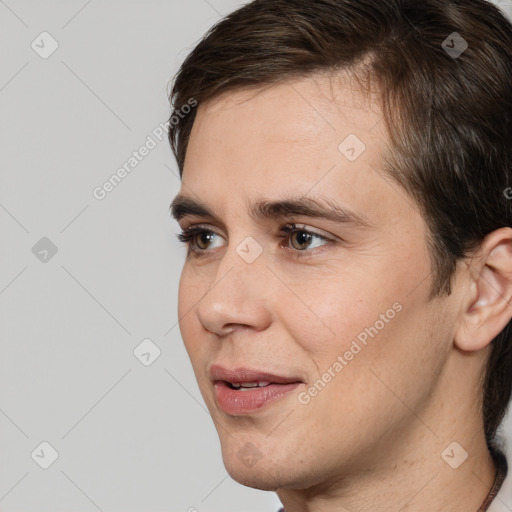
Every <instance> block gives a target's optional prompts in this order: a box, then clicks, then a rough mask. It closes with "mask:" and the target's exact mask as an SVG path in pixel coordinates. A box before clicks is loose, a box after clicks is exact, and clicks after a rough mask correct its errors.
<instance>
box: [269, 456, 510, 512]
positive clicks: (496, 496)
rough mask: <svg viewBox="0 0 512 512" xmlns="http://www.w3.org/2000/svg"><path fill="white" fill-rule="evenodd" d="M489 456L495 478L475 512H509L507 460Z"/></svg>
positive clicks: (282, 510) (503, 457)
mask: <svg viewBox="0 0 512 512" xmlns="http://www.w3.org/2000/svg"><path fill="white" fill-rule="evenodd" d="M491 455H492V457H493V459H494V463H495V464H496V470H497V473H496V478H495V480H494V484H493V486H492V488H491V490H490V492H489V494H488V495H487V497H486V498H485V500H484V502H483V503H482V505H481V506H480V508H479V509H478V510H477V511H476V512H510V511H511V510H512V475H508V463H507V458H506V457H505V455H504V454H503V453H502V452H501V451H500V450H498V449H496V450H491ZM277 512H286V510H285V509H284V508H280V509H279V510H278V511H277ZM468 512H471V511H468Z"/></svg>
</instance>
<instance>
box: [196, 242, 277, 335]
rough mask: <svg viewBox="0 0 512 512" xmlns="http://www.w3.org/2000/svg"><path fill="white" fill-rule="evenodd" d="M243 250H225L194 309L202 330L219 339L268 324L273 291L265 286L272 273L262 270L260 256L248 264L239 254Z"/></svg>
mask: <svg viewBox="0 0 512 512" xmlns="http://www.w3.org/2000/svg"><path fill="white" fill-rule="evenodd" d="M246 248H247V246H246V245H242V247H241V246H240V245H239V246H238V247H229V248H227V249H226V253H225V254H224V256H223V258H222V260H221V262H220V263H219V265H218V266H217V269H216V272H215V276H214V279H213V280H212V282H211V284H210V287H209V289H208V290H207V291H206V293H205V295H204V296H203V298H202V299H201V300H200V302H199V304H198V306H197V316H198V318H199V321H200V322H201V324H202V325H203V327H204V328H205V329H206V330H208V331H210V332H212V333H215V334H217V335H218V336H219V337H222V336H226V335H228V334H231V333H233V332H235V331H236V330H245V329H252V330H254V331H262V330H264V329H266V328H267V327H268V326H269V325H270V323H271V321H272V313H271V311H272V310H274V308H272V307H271V304H270V302H271V297H272V295H273V290H272V286H269V279H271V277H272V273H271V272H270V271H269V270H268V268H267V267H266V262H265V257H264V254H260V255H259V256H258V257H257V258H256V259H255V260H254V261H251V258H247V256H246V253H244V252H243V251H244V249H246ZM253 249H254V247H251V250H253Z"/></svg>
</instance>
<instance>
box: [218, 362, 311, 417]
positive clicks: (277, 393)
mask: <svg viewBox="0 0 512 512" xmlns="http://www.w3.org/2000/svg"><path fill="white" fill-rule="evenodd" d="M210 377H211V379H212V381H213V386H214V390H215V398H216V400H217V404H218V406H219V407H220V409H222V410H223V411H224V412H225V413H226V414H230V415H233V416H237V415H244V414H251V413H254V412H256V411H258V410H260V409H262V408H263V407H265V406H268V405H270V404H271V403H275V402H276V401H277V400H279V399H282V398H284V397H285V396H286V395H288V394H289V393H290V392H291V391H293V390H294V389H296V388H297V387H298V386H300V385H301V384H304V382H303V381H302V380H301V379H300V378H298V377H288V376H284V375H275V374H271V373H268V372H264V371H259V370H254V369H249V368H236V369H234V370H228V369H226V368H224V367H222V366H219V365H213V366H212V367H211V368H210Z"/></svg>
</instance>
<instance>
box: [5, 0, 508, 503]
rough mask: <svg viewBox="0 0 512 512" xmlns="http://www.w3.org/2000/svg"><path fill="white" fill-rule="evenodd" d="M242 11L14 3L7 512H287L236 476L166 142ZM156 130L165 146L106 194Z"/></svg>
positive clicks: (226, 4) (8, 165)
mask: <svg viewBox="0 0 512 512" xmlns="http://www.w3.org/2000/svg"><path fill="white" fill-rule="evenodd" d="M239 5H241V2H239V1H235V0H208V1H206V0H189V1H187V2H185V1H179V2H178V1H176V0H169V1H166V2H163V1H156V0H152V1H145V2H142V1H135V0H131V1H124V2H121V1H114V0H108V1H106V0H103V1H100V0H89V1H85V0H72V1H71V0H66V1H64V0H61V1H58V0H48V1H35V0H32V1H29V0H20V1H15V0H0V42H1V45H2V65H1V66H0V116H1V119H2V123H1V127H0V141H1V169H2V170H1V188H0V230H1V232H2V239H3V240H4V242H3V243H2V250H1V260H0V326H1V332H0V334H1V338H0V339H1V343H2V345H1V348H2V357H1V359H0V361H1V362H0V379H1V381H0V510H1V511H3V512H14V511H19V512H36V511H37V512H42V511H52V512H59V511H66V512H69V511H70V510H74V511H83V512H86V511H97V510H100V511H104V512H107V511H112V512H113V511H124V512H131V511H137V512H142V511H144V512H152V511H164V510H165V511H172V512H187V511H189V510H190V509H191V507H194V508H195V509H196V510H197V511H198V512H221V511H222V512H229V511H239V512H240V511H244V512H252V511H254V512H256V511H265V510H266V511H269V512H270V511H275V510H276V509H277V506H278V503H279V502H278V500H277V498H276V497H275V496H274V495H273V494H272V493H264V492H260V491H256V490H253V489H249V488H246V487H243V486H241V485H239V484H237V483H236V482H234V481H233V480H232V479H231V478H230V477H229V476H228V475H227V473H226V471H225V469H224V466H223V463H222V458H221V452H220V446H219V442H218V437H217V434H216V431H215V429H214V427H213V424H212V422H211V420H210V417H209V415H208V413H207V411H206V408H205V406H204V402H203V400H202V398H201V395H200V393H199V390H198V387H197V385H196V382H195V379H194V375H193V372H192V368H191V366H190V363H189V361H188V357H187V354H186V352H185V349H184V347H183V344H182V340H181V337H180V333H179V329H178V325H177V285H178V280H179V275H180V270H181V266H182V264H183V261H184V256H185V249H184V248H183V247H181V246H180V244H179V243H178V242H177V241H176V239H175V233H176V232H177V231H178V226H177V224H175V223H174V221H172V220H171V219H170V218H169V215H168V205H169V203H170V201H171V199H172V198H173V197H174V195H175V194H176V193H177V191H178V189H179V187H180V182H179V178H178V173H177V167H176V164H175V162H174V160H173V158H172V154H171V151H170V149H169V147H168V144H167V142H166V140H165V138H163V139H162V141H159V140H158V139H157V138H156V136H155V134H154V130H157V129H158V126H159V124H160V123H163V122H165V121H166V119H167V117H168V113H169V106H168V102H167V90H168V82H169V79H170V78H171V77H172V75H173V74H174V73H175V72H176V70H177V68H178V66H179V63H180V62H181V61H182V59H183V58H184V56H185V55H186V53H187V52H188V51H189V50H190V49H191V48H192V46H193V45H194V43H195V42H196V41H197V40H198V39H199V38H200V37H201V35H202V34H203V33H204V32H205V31H206V30H207V29H208V28H209V27H210V26H211V25H212V24H213V23H214V22H215V21H217V20H218V19H219V17H220V16H221V15H224V14H227V13H228V12H229V11H231V10H233V9H234V8H236V7H238V6H239ZM501 5H502V6H503V7H504V9H507V10H508V12H509V13H511V12H512V6H511V2H510V1H505V0H503V1H502V2H501ZM44 31H46V32H48V33H49V34H50V35H51V37H52V38H53V40H55V41H56V42H57V43H58V48H57V50H56V51H55V52H54V53H53V54H51V55H50V56H48V57H47V58H42V56H41V54H42V55H43V56H46V55H45V54H44V52H49V50H50V49H51V45H52V44H55V43H53V42H52V40H50V39H49V36H40V34H41V33H42V32H44ZM33 41H35V43H34V45H35V49H33V48H32V47H31V44H32V42H33ZM36 49H37V50H36ZM38 52H39V53H38ZM148 136H151V137H152V138H153V140H155V141H156V142H157V144H156V147H154V148H152V149H151V150H150V151H149V154H148V155H147V156H146V157H145V158H144V159H143V160H142V161H140V163H138V164H137V166H136V167H135V168H134V169H133V170H132V171H131V172H130V174H128V175H127V176H126V177H125V178H124V179H123V181H122V182H121V183H119V184H118V185H117V186H116V187H115V188H114V189H113V190H112V191H111V192H110V193H108V194H107V196H106V197H105V198H104V199H103V200H98V199H95V197H94V196H93V194H92V191H93V189H94V188H95V187H97V186H101V185H102V184H103V183H104V182H105V181H106V180H107V179H108V178H109V177H110V176H111V175H112V174H113V173H114V172H115V171H116V170H117V169H118V168H119V167H120V166H122V165H123V164H124V163H125V162H126V161H127V160H128V159H129V158H130V156H132V152H133V151H135V150H138V148H139V147H140V146H142V145H143V144H144V143H145V142H146V141H147V137H148ZM44 237H46V238H47V239H49V240H50V241H51V244H50V243H49V242H48V240H43V241H41V239H42V238H44ZM52 244H53V245H52ZM34 247H35V249H33V248H34ZM53 247H56V249H57V252H56V253H55V254H53V253H52V248H53ZM54 250H55V249H53V251H54ZM45 251H47V252H45ZM148 338H149V339H150V340H152V342H153V344H154V345H152V347H153V348H151V349H150V350H149V355H146V356H143V357H141V359H142V360H143V361H144V358H145V360H146V361H147V360H148V358H149V361H147V362H151V364H149V365H148V366H145V365H144V364H143V363H142V362H141V361H140V360H139V359H137V358H136V357H135V355H134V349H135V348H136V347H137V346H138V345H139V344H140V343H141V342H142V340H144V339H148ZM155 346H156V347H158V348H159V349H160V351H161V354H160V356H159V357H158V358H156V359H154V357H155V352H154V351H155V350H156V349H155V348H154V347H155ZM142 352H148V351H147V350H142ZM507 425H508V426H507V427H506V429H508V430H511V425H512V422H509V423H508V424H507ZM44 441H45V442H47V443H49V444H50V445H51V446H52V447H53V448H54V449H55V450H56V451H57V452H58V458H57V459H56V460H55V461H54V462H53V464H51V465H50V466H49V467H48V468H47V469H43V468H42V467H40V466H41V465H45V464H48V463H50V462H51V461H52V454H51V450H50V449H49V448H48V447H47V446H46V445H41V443H42V442H44ZM511 508H512V504H511Z"/></svg>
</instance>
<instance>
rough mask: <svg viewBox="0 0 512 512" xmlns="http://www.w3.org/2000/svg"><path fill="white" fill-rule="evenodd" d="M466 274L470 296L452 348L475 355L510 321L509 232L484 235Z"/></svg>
mask: <svg viewBox="0 0 512 512" xmlns="http://www.w3.org/2000/svg"><path fill="white" fill-rule="evenodd" d="M467 272H468V274H467V276H468V279H469V280H470V292H469V293H468V298H467V301H466V303H465V304H464V306H463V311H462V312H461V314H462V318H461V321H460V324H459V326H458V328H457V331H456V333H455V344H456V345H457V346H458V347H459V348H460V349H462V350H465V351H475V350H481V349H483V348H485V347H487V346H488V345H489V344H490V343H491V341H492V340H493V339H494V338H495V337H496V336H497V335H498V334H499V333H500V332H501V331H502V330H503V329H504V328H505V326H506V325H507V324H508V323H509V321H510V319H511V317H512V229H511V228H500V229H498V230H496V231H493V232H492V233H490V234H489V235H487V237H486V238H485V239H484V241H483V242H482V244H481V246H480V249H479V251H478V257H477V258H474V259H472V260H471V263H470V265H469V267H468V269H467Z"/></svg>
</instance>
